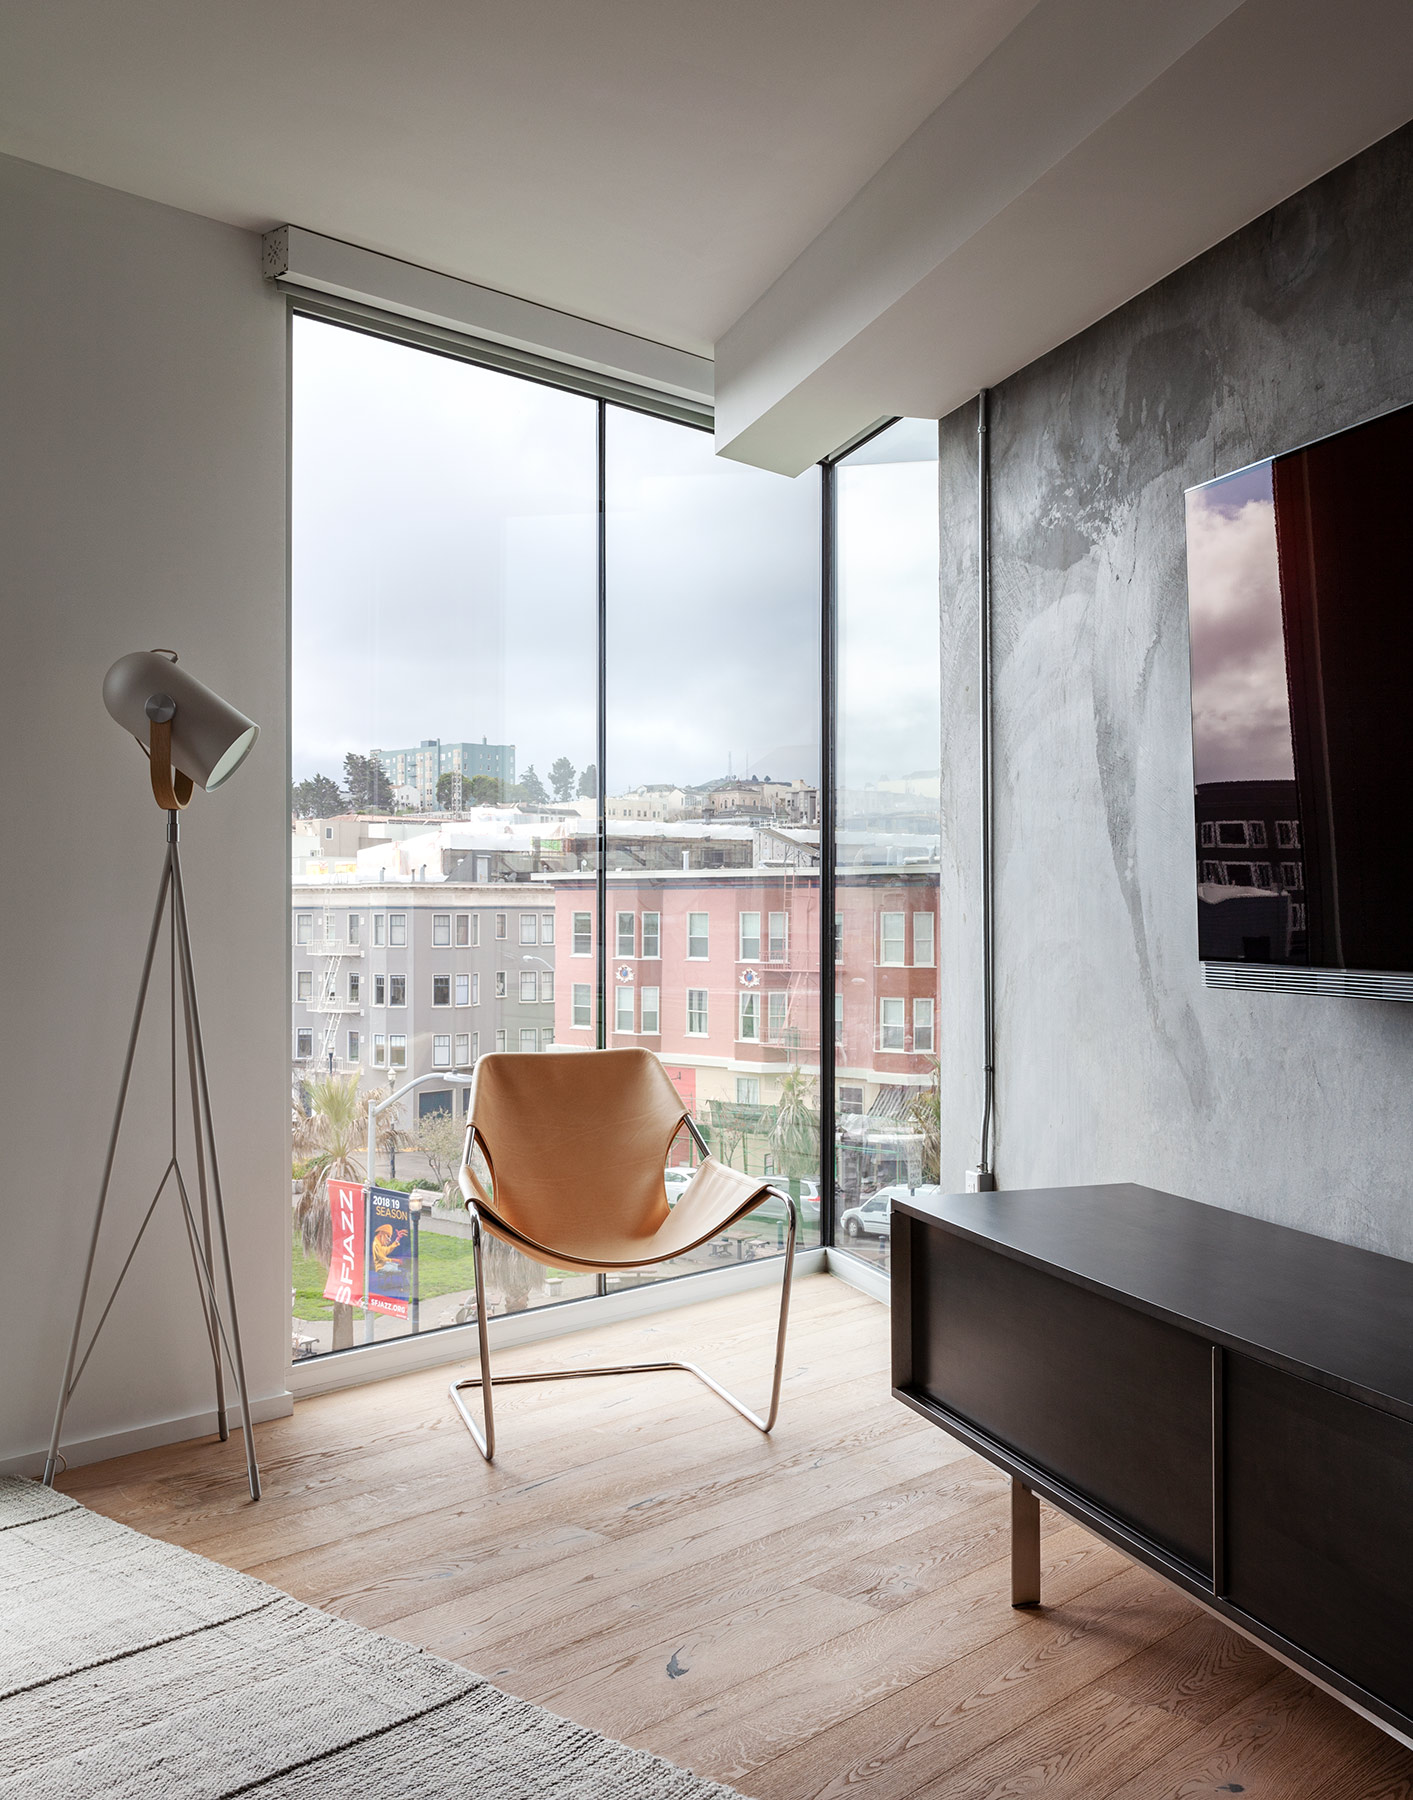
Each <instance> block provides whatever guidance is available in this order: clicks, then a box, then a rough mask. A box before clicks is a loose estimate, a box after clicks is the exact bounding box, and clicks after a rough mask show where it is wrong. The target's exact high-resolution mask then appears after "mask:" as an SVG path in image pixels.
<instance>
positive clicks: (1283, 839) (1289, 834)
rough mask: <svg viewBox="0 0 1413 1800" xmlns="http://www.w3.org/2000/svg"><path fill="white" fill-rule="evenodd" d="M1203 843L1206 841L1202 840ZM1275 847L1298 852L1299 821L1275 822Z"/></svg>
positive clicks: (1280, 820)
mask: <svg viewBox="0 0 1413 1800" xmlns="http://www.w3.org/2000/svg"><path fill="white" fill-rule="evenodd" d="M1202 841H1203V842H1204V843H1205V842H1206V839H1205V838H1204V839H1203V840H1202ZM1276 847H1277V849H1280V850H1298V849H1299V848H1300V821H1299V819H1277V820H1276Z"/></svg>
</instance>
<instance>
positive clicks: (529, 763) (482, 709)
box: [291, 317, 598, 1353]
mask: <svg viewBox="0 0 1413 1800" xmlns="http://www.w3.org/2000/svg"><path fill="white" fill-rule="evenodd" d="M293 337H294V356H293V408H294V425H293V449H292V458H293V467H292V477H293V510H292V571H291V579H292V602H291V604H292V621H291V623H292V636H293V669H292V716H291V739H292V748H291V759H292V766H291V778H292V780H293V782H294V784H295V787H296V789H298V787H299V784H300V783H301V782H307V783H310V784H313V783H314V781H315V778H316V777H324V778H326V781H327V784H328V785H327V786H323V785H322V784H321V785H320V786H319V789H318V791H319V792H320V793H328V792H329V791H330V789H341V790H342V794H341V796H340V806H339V811H340V812H341V813H343V812H351V813H354V814H357V815H360V817H359V819H358V820H357V822H356V828H354V826H353V825H343V824H340V822H339V820H338V819H335V818H330V819H328V820H324V821H319V822H318V823H319V824H321V825H322V826H323V828H324V829H325V830H330V829H332V831H333V833H334V837H333V838H332V839H330V840H329V842H328V846H327V847H324V846H322V845H321V853H322V856H323V857H325V858H327V859H330V860H331V861H332V862H333V864H334V867H335V869H336V870H337V881H338V884H339V885H338V887H337V888H336V889H335V890H333V904H329V903H327V902H326V898H325V892H327V891H328V890H329V883H328V877H327V874H326V876H325V880H324V889H325V892H319V891H318V885H319V884H318V883H317V882H315V881H312V880H310V881H305V879H304V878H303V877H297V878H296V883H295V890H294V893H293V894H292V897H291V906H292V910H293V911H294V912H295V915H296V919H297V918H298V916H299V915H300V914H301V913H307V914H309V915H311V926H310V931H309V942H308V947H307V948H303V947H302V948H301V950H300V952H299V954H300V956H305V957H307V959H308V966H310V967H312V970H313V993H314V997H315V1006H316V1011H315V1012H314V1013H313V1014H310V1013H308V1011H307V1010H306V1013H305V1017H304V1019H303V1021H300V1023H303V1024H304V1025H305V1027H306V1028H311V1027H312V1029H311V1041H312V1052H313V1057H314V1059H315V1060H316V1061H319V1062H322V1060H323V1052H324V1046H325V1043H326V1040H327V1043H328V1046H329V1048H331V1049H332V1048H333V1047H334V1046H335V1045H338V1046H345V1045H346V1044H347V1043H348V1041H349V1038H348V1036H347V1035H346V1034H348V1033H351V1031H352V1029H353V1027H355V1026H357V1024H358V1020H357V1018H356V1017H355V1018H354V1019H352V1020H349V1019H347V1018H345V1017H342V1016H340V1015H341V1013H342V1011H343V1008H344V1006H345V1005H348V1006H356V1005H357V1003H358V1002H357V1000H356V999H355V998H354V997H353V990H352V989H351V988H350V989H349V990H348V992H349V999H348V1000H347V1001H346V1002H345V1001H344V1000H343V999H342V995H343V992H344V978H343V973H342V972H341V971H340V972H338V974H337V981H336V988H337V991H338V993H339V995H340V1000H339V1003H338V1005H337V1006H336V1007H331V1008H329V1009H325V1008H324V1007H322V1006H320V1005H319V1000H320V996H321V981H322V980H323V979H324V975H325V971H326V966H327V967H328V968H333V967H334V966H335V956H336V954H337V953H339V952H340V950H342V954H343V955H344V956H345V957H348V956H349V955H350V953H355V954H356V955H357V957H358V961H357V964H356V965H355V966H357V967H359V968H360V970H361V973H362V974H363V975H365V976H369V977H372V978H373V979H372V981H371V982H370V983H369V984H368V985H367V986H366V987H364V988H363V989H362V998H363V999H364V1000H365V1001H367V1000H369V999H371V1000H373V1001H374V1002H375V1003H376V1004H377V1005H378V1006H381V1005H383V1004H384V1003H386V1004H389V1005H391V1006H394V1007H397V1008H398V1009H399V1010H398V1011H397V1012H396V1013H392V1014H384V1013H381V1012H379V1013H378V1014H376V1019H377V1022H378V1023H380V1024H381V1023H382V1022H383V1021H384V1020H386V1019H389V1018H390V1019H392V1020H394V1021H395V1022H396V1023H397V1024H398V1025H399V1026H400V1028H401V1029H400V1030H399V1031H398V1032H397V1033H396V1034H394V1035H392V1037H391V1038H389V1037H388V1036H387V1035H386V1034H384V1033H380V1034H376V1035H375V1040H374V1042H373V1044H372V1046H371V1051H372V1054H371V1055H370V1057H369V1059H368V1061H369V1067H368V1068H367V1069H366V1070H365V1071H362V1072H361V1073H362V1080H363V1084H364V1085H363V1087H362V1088H361V1089H360V1091H359V1094H358V1100H357V1103H358V1105H359V1106H360V1107H361V1106H362V1105H363V1104H364V1103H365V1102H366V1098H367V1095H368V1094H370V1093H372V1092H374V1091H377V1092H386V1089H387V1085H388V1081H389V1077H390V1076H395V1077H396V1078H397V1079H398V1080H399V1081H401V1080H402V1079H403V1078H405V1077H406V1076H408V1075H413V1076H416V1075H423V1074H426V1073H429V1072H430V1071H431V1070H433V1069H438V1070H441V1069H446V1068H448V1067H449V1066H450V1067H456V1066H459V1065H461V1064H463V1063H464V1061H465V1059H466V1058H467V1056H468V1055H474V1054H475V1053H476V1052H477V1050H478V1048H479V1046H478V1044H477V1042H476V1038H475V1037H474V1036H471V1035H470V1034H468V1033H466V1032H460V1031H449V1030H446V1029H439V1027H443V1026H448V1027H449V1026H453V1025H456V1024H460V1023H461V1022H462V1021H463V1019H464V1018H465V1015H458V1014H453V1015H452V1016H451V1018H448V1016H447V1012H446V1011H442V1010H440V1009H442V1008H447V1007H449V1006H450V1005H451V1004H453V1003H454V1004H455V1005H456V1006H457V1007H462V1006H466V1005H468V1004H469V1005H472V1006H476V1005H479V1004H480V1002H481V1001H482V999H483V998H484V999H485V1001H486V1002H487V1004H488V1006H490V1007H491V1008H492V1011H493V1013H494V1016H493V1017H491V1018H490V1019H489V1020H488V1021H487V1026H486V1032H487V1035H486V1037H485V1039H484V1042H485V1043H486V1044H487V1045H489V1044H491V1043H492V1042H496V1043H497V1046H498V1048H501V1049H504V1048H505V1047H506V1044H507V1043H509V1044H511V1045H518V1044H521V1042H522V1035H524V1036H525V1042H526V1045H527V1047H528V1044H529V1039H530V1038H533V1047H534V1048H535V1049H536V1050H539V1049H540V1048H541V1047H542V1044H543V1043H544V1042H546V1041H547V1040H545V1039H542V1037H541V1031H542V1029H548V1028H550V1027H551V1025H552V1018H553V1004H554V1003H553V991H554V990H553V977H552V972H551V971H552V967H553V963H554V957H555V951H554V947H553V945H554V933H553V927H552V923H551V922H552V920H553V915H554V912H555V908H556V894H555V890H554V888H553V886H552V883H553V881H554V880H555V879H556V878H557V877H558V876H560V875H561V874H564V873H567V872H570V871H572V872H574V874H575V875H576V876H582V877H584V878H586V879H587V883H588V888H589V892H588V895H587V896H585V894H584V891H583V888H582V886H581V888H580V893H579V897H578V902H577V903H578V905H579V906H581V907H583V906H586V905H587V906H589V907H590V908H592V904H593V895H592V888H593V881H594V878H595V858H596V845H595V834H594V828H593V820H592V819H589V820H582V819H579V818H577V817H576V818H568V817H566V815H565V814H564V813H563V812H562V811H559V812H553V811H550V810H548V808H549V807H550V806H551V805H552V800H551V794H552V793H554V794H557V793H558V792H559V791H560V789H561V788H562V787H563V786H564V785H565V783H566V780H567V779H568V777H567V773H566V772H567V771H569V770H573V771H575V775H574V780H573V792H577V791H578V787H579V776H578V771H581V770H586V769H587V766H588V765H589V764H590V763H592V762H593V761H594V760H595V756H596V752H595V742H596V738H597V687H598V683H597V669H598V637H597V618H598V542H597V532H598V497H597V452H598V443H597V418H598V409H597V403H596V402H595V401H594V400H592V399H590V398H587V397H586V396H583V395H579V394H572V393H567V392H564V391H562V390H559V389H555V388H550V387H546V386H542V385H540V384H537V383H533V382H528V381H522V380H518V379H516V378H515V377H513V376H510V375H507V374H503V373H501V372H499V371H497V370H492V369H487V368H480V367H477V366H475V365H473V364H470V363H462V362H459V361H456V360H453V359H451V358H448V357H442V356H436V355H432V354H430V353H428V352H425V351H422V350H419V349H416V348H413V347H410V346H408V345H404V344H398V343H394V342H392V341H390V340H386V339H381V338H376V337H372V336H370V335H368V334H365V333H361V332H355V331H349V330H346V329H344V328H342V327H339V326H336V325H332V324H327V323H325V322H323V321H315V320H311V319H307V318H301V317H297V318H296V319H295V321H294V326H293ZM306 791H312V789H311V790H306ZM571 797H572V794H571ZM498 803H510V804H508V805H507V806H506V810H505V811H504V812H503V813H501V814H497V815H491V814H487V813H485V812H484V811H482V812H480V814H479V822H478V811H477V809H482V808H485V807H486V806H488V805H495V804H498ZM512 808H513V810H512ZM398 811H402V812H404V813H409V814H419V815H427V822H426V824H425V825H421V824H419V825H418V826H417V827H416V829H415V830H411V831H409V830H408V829H407V826H406V825H399V826H398V827H397V835H396V836H394V834H393V833H387V834H386V846H387V847H386V855H385V857H384V855H383V854H381V853H379V854H378V855H377V857H376V859H375V858H373V857H370V856H368V855H364V856H363V857H362V860H361V862H360V861H359V860H358V855H359V853H358V845H359V841H360V839H361V840H362V841H363V844H364V848H365V850H366V848H367V844H368V841H369V839H370V838H376V837H377V836H378V835H379V830H378V828H377V827H376V825H375V828H374V829H373V830H371V831H370V830H369V826H370V825H373V824H374V823H375V821H385V820H387V819H388V818H389V816H390V815H393V814H395V813H396V812H398ZM458 812H460V813H464V814H467V815H469V816H468V817H467V818H464V819H462V820H457V819H456V818H455V817H453V816H452V815H453V814H455V813H458ZM438 815H440V817H439V816H438ZM492 820H494V824H495V825H496V826H498V827H499V828H500V829H499V830H497V831H494V832H493V831H492V830H491V829H490V824H491V821H492ZM512 822H513V823H512ZM507 826H509V827H510V829H509V830H507V829H506V827H507ZM581 827H582V829H581ZM414 846H415V847H414ZM306 860H308V859H306ZM344 863H346V864H347V866H346V867H342V866H340V865H342V864H344ZM299 866H301V865H300V863H299V862H298V861H297V862H296V867H299ZM327 866H328V865H327V863H324V864H321V867H323V868H325V869H327ZM492 882H494V883H496V884H497V889H496V890H495V891H492V890H491V889H490V888H489V886H488V884H489V883H492ZM502 883H505V884H507V885H506V886H501V885H500V884H502ZM511 883H514V884H515V885H514V886H513V887H511V886H509V884H511ZM512 893H513V894H514V896H515V898H514V899H513V900H512V899H511V894H512ZM345 916H347V921H348V922H347V924H345V922H344V920H345ZM355 917H356V918H357V919H358V921H359V923H358V924H357V925H355V924H354V919H355ZM369 917H371V919H372V921H373V923H372V926H371V928H368V927H367V926H366V925H365V924H364V923H363V921H364V920H365V919H366V918H369ZM483 917H484V920H485V923H484V926H483V924H482V919H483ZM331 925H332V928H333V929H332V931H331V930H330V926H331ZM296 929H297V928H296ZM325 945H327V946H328V951H327V953H326V952H325V950H324V946H325ZM344 946H346V948H344ZM525 954H530V955H531V956H532V957H533V958H534V960H533V961H532V962H528V963H525V962H522V960H521V958H522V955H525ZM418 956H423V957H430V958H432V959H433V960H432V961H431V963H430V966H419V965H418V964H417V963H416V961H415V960H414V959H415V958H416V957H418ZM581 966H582V965H581ZM343 967H344V968H345V969H346V968H347V967H348V963H347V962H345V963H344V965H343ZM482 975H485V976H486V977H487V981H486V986H485V988H484V990H483V989H482V987H481V977H482ZM521 976H523V977H525V979H523V980H522V979H515V978H516V977H521ZM478 1022H479V1015H478ZM492 1032H494V1033H496V1034H497V1036H496V1037H495V1038H494V1039H493V1038H492V1036H491V1035H490V1034H491V1033H492ZM361 1043H362V1038H361V1034H360V1045H361ZM453 1052H454V1059H453ZM347 1073H348V1074H349V1075H350V1076H353V1077H355V1078H356V1077H357V1075H358V1074H359V1073H360V1071H359V1070H358V1069H357V1066H356V1065H352V1066H350V1067H349V1068H348V1070H347ZM453 1100H454V1095H453V1093H452V1089H451V1087H450V1084H447V1086H445V1087H441V1086H439V1085H438V1084H437V1083H435V1082H428V1083H426V1084H425V1085H424V1086H422V1087H420V1088H418V1089H416V1090H415V1091H414V1092H413V1093H412V1094H411V1095H410V1096H409V1097H408V1098H407V1099H406V1100H404V1101H403V1102H401V1103H400V1106H399V1109H398V1118H397V1120H396V1124H397V1126H398V1127H399V1129H400V1132H401V1138H400V1148H398V1149H397V1151H396V1153H395V1154H396V1162H397V1167H396V1174H397V1175H398V1177H400V1178H403V1177H411V1178H415V1179H426V1180H429V1181H433V1180H434V1175H433V1161H432V1160H430V1159H432V1158H435V1159H436V1166H438V1167H446V1166H447V1164H446V1161H445V1155H446V1154H448V1152H447V1146H446V1144H445V1143H442V1142H441V1140H440V1138H439V1136H438V1133H439V1132H442V1133H443V1135H444V1131H445V1128H444V1127H443V1126H442V1125H440V1124H439V1120H441V1119H442V1118H443V1116H444V1115H445V1113H446V1109H447V1108H448V1107H452V1110H454V1106H453ZM330 1128H331V1127H330ZM315 1129H316V1130H317V1129H323V1127H321V1126H318V1125H317V1124H316V1127H315ZM360 1141H361V1140H360ZM456 1152H457V1147H456V1146H453V1147H452V1150H451V1151H450V1152H449V1154H450V1155H451V1156H452V1158H453V1160H454V1157H455V1155H456ZM390 1155H391V1152H390V1149H389V1148H388V1147H386V1146H385V1148H384V1150H383V1151H382V1152H381V1153H380V1154H379V1157H378V1166H377V1171H376V1172H377V1173H378V1174H380V1175H382V1176H383V1177H384V1178H386V1177H388V1176H390V1175H391V1174H392V1173H393V1172H394V1171H393V1169H392V1167H391V1164H390ZM434 1184H435V1185H439V1183H435V1182H434ZM322 1241H326V1240H322ZM320 1244H321V1239H320V1236H319V1233H318V1232H317V1231H313V1230H311V1231H310V1232H307V1233H305V1234H304V1235H303V1236H301V1235H300V1234H299V1233H298V1232H296V1237H295V1244H294V1254H295V1288H296V1302H295V1316H296V1324H295V1330H296V1332H297V1333H298V1334H299V1336H300V1337H301V1339H308V1340H311V1341H312V1344H313V1347H314V1349H315V1352H316V1353H317V1352H318V1351H323V1350H328V1349H330V1348H332V1347H333V1342H334V1339H335V1337H337V1338H338V1339H339V1341H340V1344H341V1345H342V1344H344V1343H349V1344H351V1343H352V1342H354V1341H355V1338H356V1341H358V1342H362V1341H363V1332H364V1326H365V1321H364V1319H363V1317H362V1315H361V1309H352V1310H353V1312H355V1313H356V1314H357V1317H356V1321H355V1319H354V1318H352V1317H350V1316H349V1314H350V1309H349V1308H338V1309H336V1308H335V1307H334V1306H333V1304H332V1303H330V1302H326V1301H325V1300H324V1297H323V1285H324V1280H325V1274H326V1272H325V1270H324V1268H323V1266H322V1265H321V1264H320V1263H319V1262H318V1256H317V1251H318V1249H319V1247H320ZM420 1269H421V1278H422V1291H421V1296H420V1298H421V1305H420V1325H421V1328H422V1329H423V1330H430V1329H434V1328H436V1327H437V1326H439V1325H441V1324H443V1323H450V1322H451V1316H452V1315H454V1314H455V1313H456V1312H457V1311H458V1310H461V1311H462V1312H463V1316H464V1313H465V1300H466V1294H467V1291H468V1290H469V1288H470V1287H471V1280H470V1277H469V1273H468V1265H467V1252H466V1246H465V1244H464V1242H463V1240H461V1239H454V1238H450V1237H446V1236H444V1235H440V1234H434V1233H431V1232H424V1233H423V1234H422V1238H421V1257H420ZM547 1280H548V1277H547V1275H546V1272H545V1271H544V1270H543V1269H542V1268H540V1267H538V1266H536V1265H533V1264H529V1263H525V1262H523V1260H519V1259H510V1261H509V1262H507V1263H506V1265H505V1267H504V1269H503V1270H501V1272H500V1273H498V1274H497V1275H496V1276H495V1277H494V1278H493V1280H492V1296H491V1297H492V1301H493V1303H494V1305H495V1307H496V1310H497V1312H500V1311H502V1310H505V1311H515V1310H517V1309H520V1308H522V1307H524V1306H527V1305H540V1304H543V1303H545V1302H546V1301H548V1300H549V1299H550V1298H551V1295H550V1292H549V1288H548V1286H547ZM594 1287H595V1282H594V1278H593V1277H592V1276H584V1277H578V1276H575V1277H571V1278H567V1279H566V1281H565V1283H564V1286H563V1290H562V1291H563V1292H564V1293H565V1294H579V1293H590V1292H592V1291H593V1290H594ZM374 1323H375V1329H376V1335H377V1337H378V1338H379V1339H382V1338H385V1337H389V1336H396V1335H399V1334H402V1333H405V1332H407V1331H409V1330H410V1329H411V1320H410V1319H400V1318H396V1317H393V1316H391V1315H379V1316H378V1318H377V1319H376V1321H375V1322H374Z"/></svg>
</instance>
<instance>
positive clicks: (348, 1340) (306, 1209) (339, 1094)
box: [294, 1075, 367, 1350]
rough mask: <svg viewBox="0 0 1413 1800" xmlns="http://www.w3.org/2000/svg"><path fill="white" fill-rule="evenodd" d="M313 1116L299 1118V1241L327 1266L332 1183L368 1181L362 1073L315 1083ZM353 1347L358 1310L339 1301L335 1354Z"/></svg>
mask: <svg viewBox="0 0 1413 1800" xmlns="http://www.w3.org/2000/svg"><path fill="white" fill-rule="evenodd" d="M306 1092H307V1094H308V1099H309V1108H310V1110H309V1112H308V1113H307V1114H305V1113H302V1112H301V1111H300V1110H299V1108H297V1107H296V1109H295V1115H294V1157H295V1162H294V1173H295V1178H296V1179H297V1180H298V1182H299V1197H298V1199H297V1200H296V1201H295V1204H294V1219H295V1224H296V1225H297V1226H298V1227H299V1241H300V1243H301V1244H302V1245H303V1246H304V1250H305V1253H306V1255H309V1256H313V1257H316V1258H317V1259H318V1260H319V1261H320V1262H321V1263H323V1265H324V1267H325V1268H328V1266H329V1259H330V1257H331V1256H332V1255H333V1251H334V1222H333V1215H332V1214H331V1213H330V1211H329V1182H330V1181H362V1180H363V1164H362V1162H361V1160H360V1159H359V1157H358V1155H357V1154H356V1153H357V1150H358V1148H359V1146H360V1143H361V1141H362V1131H363V1128H364V1121H365V1119H366V1117H367V1113H366V1103H365V1102H364V1101H363V1100H361V1099H360V1098H359V1094H358V1077H357V1076H356V1075H325V1076H320V1077H318V1078H316V1079H315V1080H312V1081H310V1082H309V1083H308V1084H307V1087H306ZM352 1345H353V1308H352V1307H351V1306H345V1305H344V1304H343V1303H342V1302H341V1301H337V1300H336V1301H335V1302H334V1341H333V1347H334V1349H335V1350H347V1349H350V1348H352Z"/></svg>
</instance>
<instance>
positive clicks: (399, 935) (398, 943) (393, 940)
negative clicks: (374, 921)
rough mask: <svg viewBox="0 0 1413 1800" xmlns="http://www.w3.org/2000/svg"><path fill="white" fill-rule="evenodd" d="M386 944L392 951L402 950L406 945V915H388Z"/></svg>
mask: <svg viewBox="0 0 1413 1800" xmlns="http://www.w3.org/2000/svg"><path fill="white" fill-rule="evenodd" d="M388 943H389V944H390V945H391V946H392V948H393V949H394V950H402V949H404V948H405V947H406V944H407V914H406V913H389V914H388Z"/></svg>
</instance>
